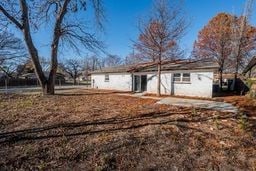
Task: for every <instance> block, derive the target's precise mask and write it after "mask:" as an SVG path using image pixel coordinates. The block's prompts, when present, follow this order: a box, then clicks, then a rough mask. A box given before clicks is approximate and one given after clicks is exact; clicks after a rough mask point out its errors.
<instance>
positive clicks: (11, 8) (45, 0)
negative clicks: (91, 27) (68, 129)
mask: <svg viewBox="0 0 256 171" xmlns="http://www.w3.org/2000/svg"><path fill="white" fill-rule="evenodd" d="M90 2H91V4H92V7H93V8H94V11H95V16H96V19H97V24H98V26H100V27H101V26H102V22H101V21H102V18H103V12H102V3H101V0H91V1H90ZM89 4H90V3H89V2H87V0H33V1H27V0H19V1H18V2H17V1H16V0H2V1H1V2H0V19H1V20H0V21H1V22H0V24H1V25H3V26H8V24H9V23H11V24H12V25H13V26H15V27H16V28H17V29H18V30H20V31H21V33H22V34H23V38H24V41H25V43H26V46H27V49H28V52H29V55H30V57H31V59H32V62H33V67H34V69H35V72H36V75H37V77H38V80H39V82H40V85H41V87H42V91H43V94H54V83H55V77H56V72H57V67H58V52H59V50H60V49H59V46H60V45H62V47H65V46H68V47H71V48H73V49H75V50H77V51H78V50H80V48H79V46H78V43H79V44H81V45H83V46H84V47H85V48H87V49H89V50H96V49H99V48H101V47H102V46H101V42H99V41H98V40H97V39H96V38H95V36H94V34H92V33H90V32H87V31H85V30H86V27H85V25H84V24H82V23H80V22H79V20H78V19H77V15H76V14H79V12H81V11H86V10H87V8H88V5H89ZM42 24H45V25H47V26H49V27H50V28H53V30H52V37H51V38H52V40H51V43H50V61H51V66H50V72H49V75H48V76H45V75H44V72H43V69H42V66H41V64H40V59H39V54H38V49H37V47H36V46H35V44H34V40H33V31H32V29H34V30H39V29H40V27H41V26H42ZM50 25H52V26H50ZM87 27H88V26H87Z"/></svg>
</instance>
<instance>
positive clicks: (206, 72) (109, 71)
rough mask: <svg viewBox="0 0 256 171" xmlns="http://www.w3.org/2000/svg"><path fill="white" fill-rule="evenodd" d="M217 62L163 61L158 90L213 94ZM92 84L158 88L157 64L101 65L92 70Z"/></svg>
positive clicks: (124, 88) (129, 88) (130, 88)
mask: <svg viewBox="0 0 256 171" xmlns="http://www.w3.org/2000/svg"><path fill="white" fill-rule="evenodd" d="M218 68H219V66H218V64H217V63H215V62H213V61H211V60H209V59H204V60H177V61H164V62H162V72H161V94H165V95H180V96H196V97H207V98H209V97H212V94H213V78H214V72H216V71H217V70H218ZM91 79H92V87H93V88H99V89H111V90H121V91H133V92H146V93H156V92H157V65H156V64H155V63H142V64H137V65H128V66H119V67H112V68H103V69H101V70H97V71H94V72H91Z"/></svg>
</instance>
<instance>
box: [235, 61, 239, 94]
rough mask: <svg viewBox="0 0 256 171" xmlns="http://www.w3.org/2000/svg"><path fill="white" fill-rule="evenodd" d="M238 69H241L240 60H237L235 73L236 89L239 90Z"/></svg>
mask: <svg viewBox="0 0 256 171" xmlns="http://www.w3.org/2000/svg"><path fill="white" fill-rule="evenodd" d="M238 69H239V61H238V60H237V61H236V68H235V75H234V90H235V91H236V92H237V91H238V84H237V75H238Z"/></svg>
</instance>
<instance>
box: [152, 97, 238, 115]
mask: <svg viewBox="0 0 256 171" xmlns="http://www.w3.org/2000/svg"><path fill="white" fill-rule="evenodd" d="M157 103H158V104H167V105H174V106H182V107H195V108H203V109H211V110H217V111H222V112H232V113H237V112H238V109H237V108H236V107H235V106H233V105H232V104H230V103H225V102H216V101H210V100H197V99H185V98H176V97H166V98H163V99H161V100H159V101H158V102H157Z"/></svg>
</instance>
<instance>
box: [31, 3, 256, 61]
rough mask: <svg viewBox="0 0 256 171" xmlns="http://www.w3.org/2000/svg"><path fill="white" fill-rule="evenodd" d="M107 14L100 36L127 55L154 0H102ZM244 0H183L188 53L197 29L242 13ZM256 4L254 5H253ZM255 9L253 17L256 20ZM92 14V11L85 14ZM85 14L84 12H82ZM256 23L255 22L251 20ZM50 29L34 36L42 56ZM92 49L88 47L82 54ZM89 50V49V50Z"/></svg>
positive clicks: (183, 45)
mask: <svg viewBox="0 0 256 171" xmlns="http://www.w3.org/2000/svg"><path fill="white" fill-rule="evenodd" d="M103 2H104V9H105V15H106V21H105V22H104V33H99V32H98V31H96V33H98V34H100V35H101V36H100V37H101V40H102V41H103V42H104V43H105V45H106V51H107V52H108V53H109V54H114V55H119V56H121V57H123V58H124V57H125V56H127V55H128V54H129V53H131V52H132V47H133V41H136V40H137V38H138V28H137V23H138V20H139V18H141V17H143V16H146V15H147V14H148V13H149V12H150V10H151V9H152V0H103ZM244 3H245V0H184V2H183V9H184V14H185V16H187V19H188V21H189V22H190V25H189V28H188V29H187V31H186V34H185V36H184V37H183V38H182V40H181V42H180V46H181V48H182V49H184V50H185V51H186V52H187V57H189V55H190V52H191V50H192V48H193V42H194V41H195V40H196V39H197V35H198V32H199V31H200V30H201V29H202V28H203V26H204V25H206V24H207V23H208V21H209V20H210V19H211V18H213V17H214V16H215V15H217V14H218V13H220V12H228V13H231V14H237V15H240V14H241V13H242V11H243V8H244ZM254 7H255V5H254ZM255 14H256V13H255V12H254V13H253V15H252V17H251V21H253V20H254V21H256V15H255ZM88 16H89V17H90V14H87V15H85V17H88ZM81 17H83V16H81ZM252 23H253V24H255V22H252ZM50 38H51V33H50V30H49V29H45V30H43V31H42V32H40V33H38V34H37V35H36V36H35V43H36V44H37V46H38V47H39V49H40V50H39V52H40V54H41V56H44V57H48V56H49V52H50V51H49V46H47V45H49V44H47V43H46V42H49V40H50ZM87 53H89V52H87V51H85V50H83V52H82V53H81V54H80V56H81V57H83V56H86V54H87ZM89 54H90V53H89ZM60 55H61V56H63V57H64V58H70V57H75V56H77V54H74V53H73V52H72V51H69V50H68V49H66V50H65V51H64V52H62V53H61V54H60Z"/></svg>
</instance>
